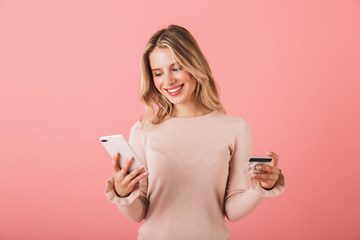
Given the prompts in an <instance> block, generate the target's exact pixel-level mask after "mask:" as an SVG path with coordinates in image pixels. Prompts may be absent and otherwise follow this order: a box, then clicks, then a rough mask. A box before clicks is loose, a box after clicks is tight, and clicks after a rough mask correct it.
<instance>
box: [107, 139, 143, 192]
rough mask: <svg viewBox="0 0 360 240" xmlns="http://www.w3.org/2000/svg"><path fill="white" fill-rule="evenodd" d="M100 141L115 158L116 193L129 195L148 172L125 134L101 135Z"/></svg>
mask: <svg viewBox="0 0 360 240" xmlns="http://www.w3.org/2000/svg"><path fill="white" fill-rule="evenodd" d="M100 142H101V143H102V144H103V146H104V147H105V149H106V150H107V152H108V153H109V154H110V156H111V157H112V158H113V164H112V166H113V177H114V187H115V193H116V194H117V195H118V196H119V197H127V196H128V195H129V194H130V193H131V192H132V190H133V189H134V187H135V184H136V183H137V182H139V181H140V180H141V179H143V178H144V177H146V176H147V175H148V172H147V170H146V168H145V167H144V166H143V165H142V164H141V161H140V159H139V157H138V156H137V155H136V154H135V152H134V151H133V149H132V148H131V146H130V145H129V143H128V142H127V141H126V139H125V137H124V136H123V135H113V136H104V137H100Z"/></svg>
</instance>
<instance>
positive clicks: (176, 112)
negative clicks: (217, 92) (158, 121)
mask: <svg viewBox="0 0 360 240" xmlns="http://www.w3.org/2000/svg"><path fill="white" fill-rule="evenodd" d="M210 112H212V110H211V109H208V108H204V107H200V106H198V105H197V104H194V103H193V104H186V105H185V104H176V105H174V109H173V112H172V114H171V116H172V117H178V118H190V117H199V116H202V115H205V114H208V113H210Z"/></svg>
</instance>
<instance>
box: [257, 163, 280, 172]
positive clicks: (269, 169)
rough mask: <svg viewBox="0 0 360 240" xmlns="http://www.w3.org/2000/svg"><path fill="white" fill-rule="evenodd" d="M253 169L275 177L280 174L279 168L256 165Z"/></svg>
mask: <svg viewBox="0 0 360 240" xmlns="http://www.w3.org/2000/svg"><path fill="white" fill-rule="evenodd" d="M255 169H256V170H261V171H264V172H265V173H272V174H275V175H279V174H280V169H279V168H277V167H272V166H270V165H264V164H260V165H256V166H255Z"/></svg>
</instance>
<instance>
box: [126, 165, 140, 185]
mask: <svg viewBox="0 0 360 240" xmlns="http://www.w3.org/2000/svg"><path fill="white" fill-rule="evenodd" d="M143 169H144V166H139V167H137V168H136V169H135V170H134V171H132V172H131V173H130V174H129V175H127V176H126V179H125V181H127V182H131V180H132V179H133V178H135V177H136V176H137V175H138V174H139V172H141V171H142V170H143Z"/></svg>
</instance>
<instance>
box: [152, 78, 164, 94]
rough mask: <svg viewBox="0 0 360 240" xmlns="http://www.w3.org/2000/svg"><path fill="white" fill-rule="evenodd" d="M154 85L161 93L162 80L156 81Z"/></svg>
mask: <svg viewBox="0 0 360 240" xmlns="http://www.w3.org/2000/svg"><path fill="white" fill-rule="evenodd" d="M153 82H154V85H155V87H156V88H157V90H159V91H160V89H161V86H162V81H161V79H158V78H157V79H154V81H153Z"/></svg>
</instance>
